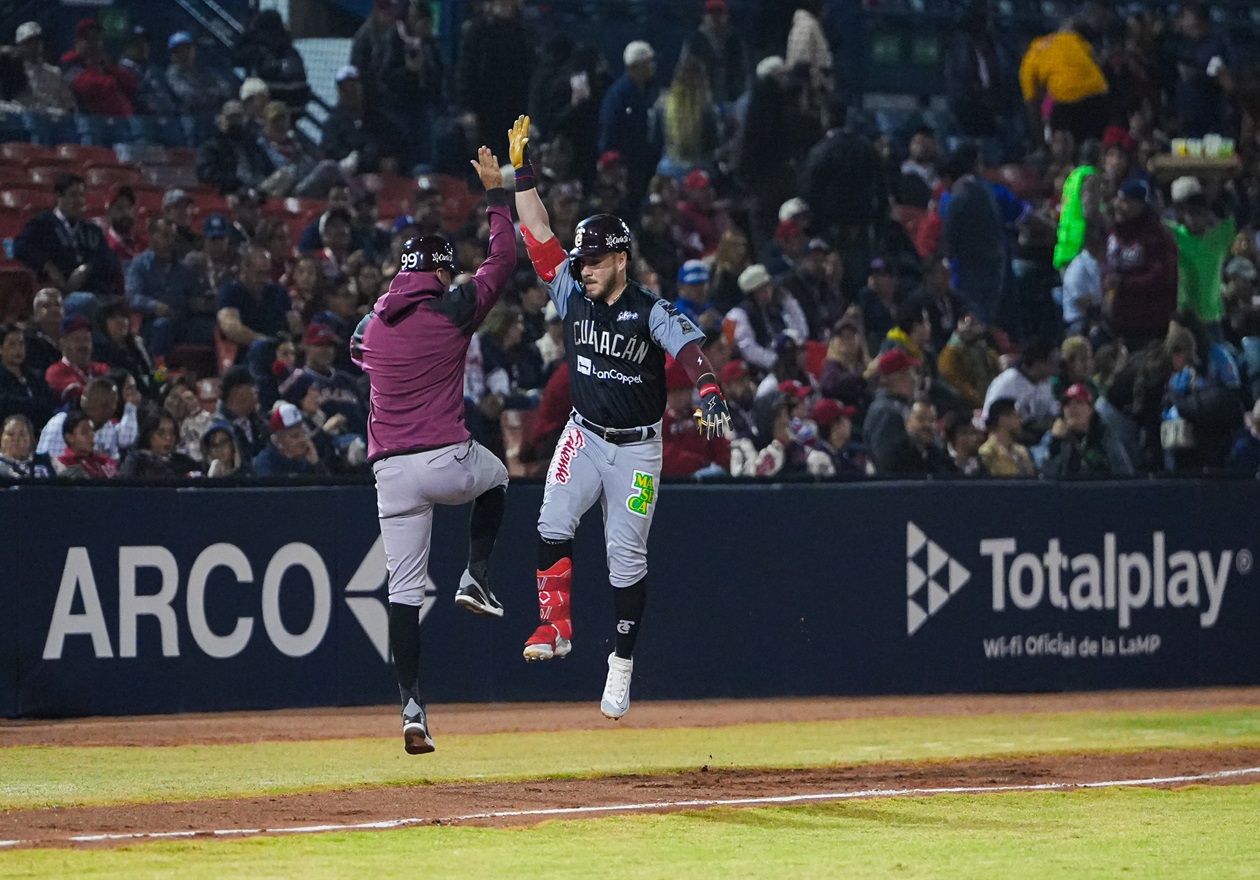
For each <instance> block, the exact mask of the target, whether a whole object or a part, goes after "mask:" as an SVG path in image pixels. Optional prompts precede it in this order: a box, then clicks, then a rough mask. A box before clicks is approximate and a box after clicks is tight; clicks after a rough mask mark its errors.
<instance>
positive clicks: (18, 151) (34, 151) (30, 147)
mask: <svg viewBox="0 0 1260 880" xmlns="http://www.w3.org/2000/svg"><path fill="white" fill-rule="evenodd" d="M54 156H55V153H54V152H53V150H52V148H51V147H44V146H40V145H39V144H28V143H24V142H22V141H11V142H9V143H6V144H0V157H3V158H5V159H7V160H9V161H10V162H16V163H19V164H21V165H29V164H31V163H32V162H38V161H43V160H46V159H51V158H53V157H54Z"/></svg>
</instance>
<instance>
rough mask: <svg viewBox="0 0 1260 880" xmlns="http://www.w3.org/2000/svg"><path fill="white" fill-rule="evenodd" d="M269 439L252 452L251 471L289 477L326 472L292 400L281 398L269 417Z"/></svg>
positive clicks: (258, 474)
mask: <svg viewBox="0 0 1260 880" xmlns="http://www.w3.org/2000/svg"><path fill="white" fill-rule="evenodd" d="M269 427H270V429H271V437H270V442H269V443H268V444H267V446H266V447H265V448H264V449H263V450H262V451H261V452H259V453H258V454H257V455H256V456H254V474H255V475H256V476H259V477H291V476H308V475H317V474H326V473H328V467H327V465H325V464H324V463H323V462H322V461H320V459H319V452H318V451H317V450H316V449H315V444H314V443H312V442H311V438H310V436H309V435H308V434H307V433H306V426H305V423H304V422H303V420H302V413H301V411H299V410H298V408H297V407H296V406H294V405H293V404H291V403H287V402H281V403H279V404H277V405H276V408H275V409H274V410H272V413H271V418H270V420H269Z"/></svg>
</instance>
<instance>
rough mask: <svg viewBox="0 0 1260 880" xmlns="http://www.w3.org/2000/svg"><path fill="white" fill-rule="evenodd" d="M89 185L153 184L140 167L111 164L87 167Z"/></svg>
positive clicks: (132, 185) (133, 185) (135, 185)
mask: <svg viewBox="0 0 1260 880" xmlns="http://www.w3.org/2000/svg"><path fill="white" fill-rule="evenodd" d="M84 176H85V177H86V178H87V182H88V186H108V187H114V186H130V187H137V186H151V185H152V184H150V183H149V181H148V180H146V179H145V176H144V175H143V174H142V173H140V169H138V168H133V167H130V166H126V165H110V166H107V167H104V166H102V167H96V168H89V169H87V173H86V174H85V175H84Z"/></svg>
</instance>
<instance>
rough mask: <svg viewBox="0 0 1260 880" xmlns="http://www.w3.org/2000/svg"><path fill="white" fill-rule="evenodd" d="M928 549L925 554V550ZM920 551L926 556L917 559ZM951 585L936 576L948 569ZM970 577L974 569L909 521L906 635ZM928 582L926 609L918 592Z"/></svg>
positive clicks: (923, 621) (937, 609) (921, 624)
mask: <svg viewBox="0 0 1260 880" xmlns="http://www.w3.org/2000/svg"><path fill="white" fill-rule="evenodd" d="M925 549H926V553H924V550H925ZM920 554H923V555H924V556H926V559H924V558H919V560H918V561H917V562H916V561H915V558H916V557H920ZM946 566H948V571H947V577H948V583H949V588H948V589H946V587H945V586H944V585H943V584H941V583H940V582H939V581H938V580H937V577H936V576H937V575H938V574H940V573H942V572H943V571H945V570H946ZM969 580H971V572H969V571H967V569H965V568H964V567H963V566H962V564H961V563H959V562H958V560H956V559H953V558H952V557H951V556H950V555H949V554H948V553H946V552H945V551H944V550H943V549H941V546H940V545H939V544H937V543H936V542H935V541H932V540H930V539H929V538H928V536H927V535H925V534H923V530H922V529H921V528H919V527H918V526H916V525H915V524H914V523H912V522H907V523H906V596H907V597H908V598H907V599H906V635H909V636H912V635H914V634H915V633H916V632H917V631H918V629H919V627H921V626H923V624H924V623H926V622H927V619H928V618H929V617H931V616H932V615H933V614H935V613H936V612H937V611H939V610H940V609H941V606H943V605H944V604H945V603H946V602H948V601H949V597H950V596H952V595H954V594H955V593H957V592H958V591H959V590H961V589H962V587H963V585H964V584H965V583H967V581H969ZM924 585H927V610H926V611H925V610H924V608H923V606H922V605H920V604H919V602H918V601H916V599H915V594H916V593H918V592H919V591H920V590H921V589H923V587H924Z"/></svg>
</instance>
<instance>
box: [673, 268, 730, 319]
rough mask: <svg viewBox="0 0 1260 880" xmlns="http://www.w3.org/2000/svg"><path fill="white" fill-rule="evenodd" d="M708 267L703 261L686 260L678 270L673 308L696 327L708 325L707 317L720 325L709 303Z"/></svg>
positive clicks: (718, 317) (711, 304)
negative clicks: (676, 291)
mask: <svg viewBox="0 0 1260 880" xmlns="http://www.w3.org/2000/svg"><path fill="white" fill-rule="evenodd" d="M710 278H711V276H710V274H709V267H708V265H707V264H706V263H705V262H704V261H703V260H688V261H687V262H685V263H683V264H682V267H681V268H680V269H679V270H678V296H677V298H676V299H675V300H674V306H675V307H676V308H677V309H678V311H679V312H681V313H682V314H683V315H684V316H685V317H686V318H688V319H689V320H691V321H692V322H693V323H694V324H696V325H704V324H706V323H709V316H712V317H713V318H716V319H717V321H718V323H721V319H720V316H718V314H717V312H716V311H715V310H714V309H713V303H711V302H710V301H709V280H710Z"/></svg>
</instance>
